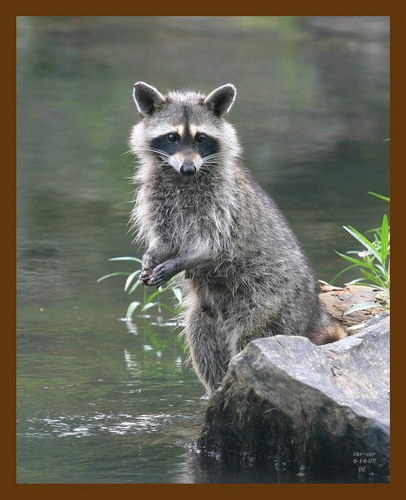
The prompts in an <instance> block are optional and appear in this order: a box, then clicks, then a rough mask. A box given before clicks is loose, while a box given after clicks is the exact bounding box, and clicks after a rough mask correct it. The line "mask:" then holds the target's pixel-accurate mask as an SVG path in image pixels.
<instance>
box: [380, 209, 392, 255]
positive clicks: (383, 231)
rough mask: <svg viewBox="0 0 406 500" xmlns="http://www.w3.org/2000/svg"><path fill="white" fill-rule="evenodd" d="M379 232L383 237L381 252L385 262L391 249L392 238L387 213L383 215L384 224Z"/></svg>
mask: <svg viewBox="0 0 406 500" xmlns="http://www.w3.org/2000/svg"><path fill="white" fill-rule="evenodd" d="M379 234H380V237H381V254H382V259H383V264H385V262H386V259H387V256H388V251H389V238H390V236H389V222H388V217H387V215H386V214H385V215H384V216H383V217H382V225H381V230H380V233H379Z"/></svg>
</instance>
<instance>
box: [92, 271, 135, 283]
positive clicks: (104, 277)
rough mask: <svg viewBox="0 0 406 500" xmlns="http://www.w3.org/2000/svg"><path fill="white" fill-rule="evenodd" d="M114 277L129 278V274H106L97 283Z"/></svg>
mask: <svg viewBox="0 0 406 500" xmlns="http://www.w3.org/2000/svg"><path fill="white" fill-rule="evenodd" d="M113 276H128V273H111V274H106V275H104V276H102V277H101V278H99V279H98V280H97V283H100V281H103V280H106V279H107V278H112V277H113Z"/></svg>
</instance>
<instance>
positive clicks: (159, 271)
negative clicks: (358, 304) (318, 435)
mask: <svg viewBox="0 0 406 500" xmlns="http://www.w3.org/2000/svg"><path fill="white" fill-rule="evenodd" d="M235 97H236V88H235V87H234V85H232V84H230V83H229V84H226V85H223V86H221V87H219V88H217V89H215V90H214V91H213V92H211V93H210V94H208V95H205V94H202V93H199V92H194V91H190V90H182V91H171V92H168V93H167V94H165V95H163V94H161V93H160V92H159V91H158V90H157V89H156V88H154V87H152V86H151V85H148V84H146V83H144V82H138V83H136V84H134V89H133V98H134V101H135V104H136V107H137V109H138V111H139V113H140V114H141V116H142V120H141V121H140V122H139V123H138V124H137V125H135V126H134V127H133V129H132V132H131V136H130V147H131V149H132V151H133V152H134V154H135V155H136V157H137V158H138V161H139V168H138V170H137V172H136V174H135V178H134V180H135V182H136V183H138V185H139V189H138V191H137V195H136V199H135V204H134V208H133V210H132V213H131V222H132V225H133V226H134V227H135V228H136V230H137V231H138V238H139V239H140V240H142V241H143V242H144V243H145V244H146V246H147V251H146V252H145V254H144V256H143V259H142V272H141V274H140V280H141V283H142V284H143V285H146V286H155V287H159V286H162V285H163V284H164V283H166V282H167V281H168V280H169V279H171V278H172V277H173V276H175V275H178V277H179V278H178V279H179V281H180V283H181V286H182V288H183V291H184V295H185V318H184V320H185V329H184V332H183V334H184V336H185V339H186V342H187V345H188V347H189V349H190V356H191V361H192V365H193V368H194V370H195V372H196V374H197V375H198V377H199V379H200V380H201V382H202V383H203V384H204V386H205V388H206V390H207V392H208V393H210V392H211V391H213V390H214V389H215V388H216V387H218V386H219V384H220V383H221V380H222V378H223V376H224V374H225V373H226V371H227V366H228V363H229V361H230V359H231V358H232V357H233V356H235V355H236V354H237V353H238V352H240V351H241V350H242V349H243V348H244V346H245V345H246V344H247V343H248V342H250V341H251V340H253V339H257V338H259V337H268V336H273V335H301V336H306V337H308V338H310V339H311V340H312V341H314V342H315V343H317V344H322V343H325V342H331V341H334V340H337V339H339V338H341V337H342V336H344V333H343V331H342V330H341V329H340V327H339V326H338V325H337V324H335V323H333V321H332V319H330V318H329V317H328V316H327V313H326V312H325V311H324V310H323V309H322V307H321V304H320V302H319V297H318V292H319V285H318V282H317V280H316V279H315V276H314V273H313V271H312V268H311V266H310V264H309V262H308V260H307V258H306V256H305V254H304V253H303V251H302V249H301V246H300V244H299V242H298V240H297V239H296V237H295V235H294V234H293V232H292V230H291V229H290V227H289V224H288V222H287V221H286V219H285V217H284V216H283V214H282V213H281V212H280V210H279V209H278V207H277V206H276V204H275V202H274V201H273V200H272V198H270V197H269V196H268V195H267V194H266V193H265V191H263V189H262V188H261V187H260V186H259V185H258V184H256V183H255V181H254V180H253V179H252V177H251V174H250V173H249V171H248V170H247V169H246V168H244V166H243V164H242V161H241V147H240V144H239V142H238V139H237V135H236V132H235V129H234V128H233V126H232V125H231V124H230V123H229V122H228V121H227V120H226V119H225V117H226V115H227V113H228V112H229V111H230V109H231V107H232V105H233V103H234V101H235ZM180 273H181V274H180Z"/></svg>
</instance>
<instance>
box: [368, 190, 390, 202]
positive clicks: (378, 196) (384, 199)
mask: <svg viewBox="0 0 406 500" xmlns="http://www.w3.org/2000/svg"><path fill="white" fill-rule="evenodd" d="M368 194H370V195H371V196H375V197H376V198H379V199H381V200H383V201H389V202H390V198H389V196H384V195H383V194H379V193H374V192H373V191H368Z"/></svg>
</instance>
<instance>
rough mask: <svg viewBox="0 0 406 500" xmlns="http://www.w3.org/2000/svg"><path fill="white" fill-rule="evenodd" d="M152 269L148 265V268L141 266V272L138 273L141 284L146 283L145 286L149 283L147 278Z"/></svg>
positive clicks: (149, 276)
mask: <svg viewBox="0 0 406 500" xmlns="http://www.w3.org/2000/svg"><path fill="white" fill-rule="evenodd" d="M152 271H153V269H152V268H150V267H148V268H145V267H143V268H142V270H141V273H140V282H141V284H142V285H146V286H148V285H149V280H150V278H151V274H152Z"/></svg>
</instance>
